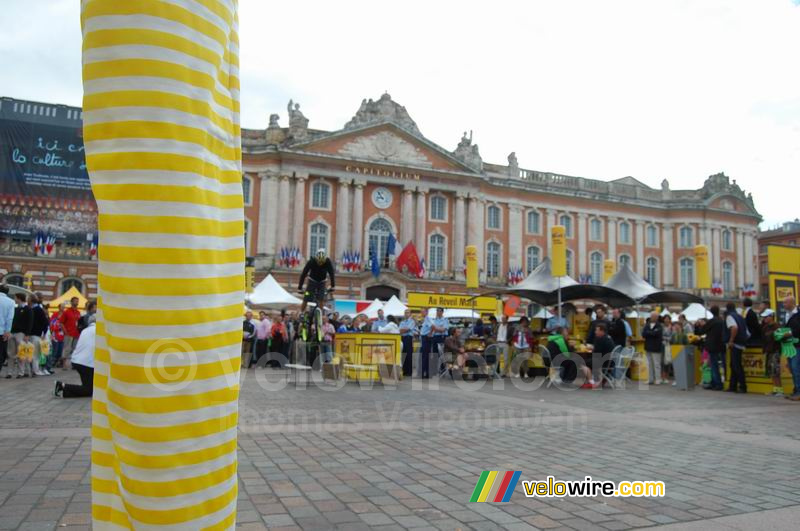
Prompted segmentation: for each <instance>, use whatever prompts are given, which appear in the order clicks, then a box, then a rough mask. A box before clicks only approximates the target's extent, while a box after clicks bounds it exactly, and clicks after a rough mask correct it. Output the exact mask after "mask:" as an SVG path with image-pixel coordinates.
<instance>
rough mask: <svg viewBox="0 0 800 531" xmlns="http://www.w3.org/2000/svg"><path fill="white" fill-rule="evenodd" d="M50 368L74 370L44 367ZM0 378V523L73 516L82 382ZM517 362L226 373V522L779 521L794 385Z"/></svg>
mask: <svg viewBox="0 0 800 531" xmlns="http://www.w3.org/2000/svg"><path fill="white" fill-rule="evenodd" d="M58 377H59V378H61V379H67V380H76V381H77V380H78V377H77V374H75V373H66V372H59V375H58ZM54 378H55V377H52V376H51V377H38V378H34V379H23V380H0V396H2V400H0V449H1V450H0V529H36V530H39V529H43V530H44V529H87V528H88V527H89V524H90V490H89V482H90V480H89V452H90V446H91V441H90V436H89V425H90V420H91V415H90V402H89V400H88V399H72V400H64V399H58V398H55V397H53V396H52V394H51V392H52V386H53V381H54ZM541 384H542V382H541V381H537V382H535V383H533V384H531V383H525V382H523V381H522V380H519V379H512V380H501V381H494V382H479V383H477V384H475V385H471V384H466V383H463V384H462V382H459V384H458V385H456V384H455V383H454V382H451V381H441V382H439V381H436V380H433V381H426V382H422V381H420V380H406V381H403V382H401V383H400V384H399V385H397V386H385V387H384V386H382V385H380V384H375V385H372V386H369V385H366V386H362V385H360V384H358V383H348V384H346V385H344V386H341V385H339V386H337V385H331V384H327V385H325V384H321V385H317V384H311V385H308V386H303V385H300V386H298V387H296V386H295V385H294V384H287V383H286V381H285V378H284V373H282V372H281V371H275V370H270V369H250V370H249V371H246V372H243V373H242V392H241V399H240V418H241V420H240V438H239V478H240V494H239V505H238V507H239V515H238V524H237V527H239V528H241V529H265V528H270V529H309V530H313V529H348V530H352V529H384V530H391V529H462V530H467V529H476V530H483V529H512V530H524V529H578V530H580V529H609V530H616V529H633V528H640V527H651V526H659V525H664V526H666V527H665V528H666V529H701V528H702V529H764V528H769V529H771V530H773V531H775V530H780V529H796V528H797V522H800V403H798V402H790V401H788V400H783V399H776V398H771V397H766V396H756V395H741V394H732V393H719V392H712V391H704V390H702V389H697V390H694V391H679V390H676V389H675V388H672V387H670V386H650V387H649V388H639V387H637V386H629V387H628V388H627V389H624V390H609V389H604V390H597V391H592V390H573V391H566V390H561V389H557V388H554V387H550V388H546V387H545V386H543V385H541ZM484 470H499V471H505V470H519V471H521V479H522V480H544V479H545V478H546V477H547V476H548V475H552V476H555V477H556V480H577V479H583V478H584V476H591V477H592V478H593V479H597V480H611V481H622V480H654V481H663V482H664V483H665V486H666V496H664V497H663V498H603V497H596V498H588V497H587V498H527V497H525V495H524V492H523V489H522V485H521V484H519V485H517V488H516V490H515V492H514V494H513V497H512V499H511V501H510V502H509V503H469V502H468V500H469V498H470V495H471V494H472V490H473V489H474V487H475V484H476V483H477V481H478V478H479V476H480V474H481V472H482V471H484Z"/></svg>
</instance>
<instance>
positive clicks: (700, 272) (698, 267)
mask: <svg viewBox="0 0 800 531" xmlns="http://www.w3.org/2000/svg"><path fill="white" fill-rule="evenodd" d="M694 267H695V278H696V280H695V285H694V287H695V288H697V289H711V263H710V262H709V261H708V246H706V245H696V246H695V247H694Z"/></svg>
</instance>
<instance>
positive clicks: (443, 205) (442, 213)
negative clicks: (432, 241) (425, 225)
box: [431, 195, 447, 221]
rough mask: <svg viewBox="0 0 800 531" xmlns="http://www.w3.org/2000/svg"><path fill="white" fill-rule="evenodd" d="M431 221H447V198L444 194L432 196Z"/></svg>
mask: <svg viewBox="0 0 800 531" xmlns="http://www.w3.org/2000/svg"><path fill="white" fill-rule="evenodd" d="M431 221H447V199H445V197H444V196H441V195H434V196H431Z"/></svg>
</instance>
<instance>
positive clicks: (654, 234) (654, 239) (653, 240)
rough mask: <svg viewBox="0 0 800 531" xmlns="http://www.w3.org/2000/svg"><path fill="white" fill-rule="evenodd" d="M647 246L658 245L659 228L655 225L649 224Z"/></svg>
mask: <svg viewBox="0 0 800 531" xmlns="http://www.w3.org/2000/svg"><path fill="white" fill-rule="evenodd" d="M647 246H648V247H658V229H657V228H656V226H655V225H648V226H647Z"/></svg>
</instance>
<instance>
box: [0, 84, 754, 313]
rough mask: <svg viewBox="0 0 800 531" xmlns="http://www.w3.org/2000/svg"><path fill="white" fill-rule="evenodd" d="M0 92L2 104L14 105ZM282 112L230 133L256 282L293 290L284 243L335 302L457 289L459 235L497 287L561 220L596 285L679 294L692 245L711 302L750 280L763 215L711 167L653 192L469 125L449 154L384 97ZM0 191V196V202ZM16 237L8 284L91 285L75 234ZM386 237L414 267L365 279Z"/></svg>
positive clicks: (584, 275)
mask: <svg viewBox="0 0 800 531" xmlns="http://www.w3.org/2000/svg"><path fill="white" fill-rule="evenodd" d="M3 100H4V101H3V104H4V107H3V108H4V109H5V110H4V111H3V112H10V110H9V107H10V102H19V101H20V100H11V99H9V98H4V99H3ZM24 103H25V102H22V104H23V105H21V108H22V109H23V110H24V108H25V105H24ZM27 103H31V102H27ZM39 105H44V106H47V105H48V104H39ZM51 107H56V106H51ZM58 107H59V108H61V109H73V112H77V111H79V109H77V110H76V108H74V107H71V108H70V107H64V106H58ZM16 108H17V107H16V106H15V107H14V109H15V110H16ZM287 113H288V116H286V117H279V115H277V114H273V115H271V116H270V119H269V124H268V127H267V128H266V129H245V130H243V131H242V159H243V161H242V162H243V191H244V199H245V247H246V251H247V255H248V256H252V257H254V261H255V265H256V270H257V273H256V278H257V279H258V278H261V277H263V276H264V275H266V274H267V273H268V272H270V273H272V274H273V275H274V276H275V277H276V279H277V280H278V281H279V282H280V283H281V284H283V285H284V286H286V287H290V288H296V285H297V281H298V277H299V273H300V269H301V268H302V263H301V264H300V265H297V266H295V267H288V266H286V265H284V264H283V263H282V261H281V260H280V257H281V250H283V249H293V248H296V249H299V251H300V253H301V254H302V256H304V257H306V258H307V257H309V256H311V255H312V254H313V252H314V251H315V250H316V249H318V248H325V249H327V250H328V252H329V253H330V255H331V257H332V259H334V261H335V262H336V264H337V290H336V297H337V298H343V299H372V298H374V297H379V298H383V299H385V298H388V297H389V296H391V294H397V295H398V296H400V297H401V298H404V297H405V295H406V294H407V293H408V292H409V291H423V292H435V293H465V292H466V290H465V288H464V276H463V268H464V250H465V246H467V245H475V246H476V247H477V249H478V259H479V264H480V265H481V274H480V275H481V283H482V285H484V286H492V287H496V286H498V285H504V284H506V282H507V273H508V271H509V270H521V271H522V273H523V274H526V273H527V272H529V271H531V270H532V269H533V268H534V267H536V265H537V264H538V263H539V262H540V261H541V260H542V259H543V258H544V257H545V256H547V253H548V248H549V240H550V228H551V227H552V226H553V225H556V224H560V225H563V226H565V228H566V233H567V242H568V256H567V262H568V264H567V265H568V273H569V275H570V276H572V277H573V278H575V279H576V280H577V279H581V280H583V281H593V282H595V283H597V282H601V281H602V275H603V263H604V261H605V260H609V259H613V260H615V261H616V262H617V263H628V264H629V265H630V266H631V267H632V268H633V269H634V271H636V272H637V273H639V274H640V275H641V276H643V277H644V278H646V279H647V280H648V281H650V282H651V283H652V284H653V285H655V286H657V287H659V288H664V289H686V290H691V289H693V288H694V285H693V283H694V253H693V248H694V246H695V245H696V244H706V245H708V246H709V256H710V258H711V263H712V278H714V279H715V280H716V281H717V282H719V283H720V285H721V286H723V288H724V293H723V295H722V296H720V297H719V299H720V300H722V299H732V298H738V297H739V296H740V293H741V289H742V287H743V286H746V285H749V284H756V283H757V281H758V278H757V272H756V255H757V248H758V246H757V243H756V241H757V236H758V224H759V222H760V220H761V218H760V216H759V214H758V212H757V211H756V209H755V207H754V205H753V200H752V196H750V195H749V194H745V192H744V191H743V190H742V189H741V188H740V187H739V186H738V185H737V184H736V182H735V181H731V180H730V179H729V178H728V177H727V176H725V175H724V174H721V173H720V174H717V175H712V176H710V177H708V178H706V179H705V182H704V183H703V185H702V187H700V188H698V189H696V190H673V189H671V188H670V186H669V183H668V182H667V181H666V180H664V182H663V183H662V184H661V187H660V188H659V189H654V188H651V187H649V186H647V185H645V184H643V183H641V182H640V181H638V180H636V179H635V178H633V177H624V178H621V179H617V180H615V181H610V182H607V181H599V180H593V179H587V178H582V177H574V176H567V175H560V174H555V173H548V172H541V171H535V170H529V169H524V168H522V167H520V165H519V164H518V162H517V158H516V156H515V154H514V153H511V154H510V155H509V156H508V160H507V162H506V164H493V163H489V162H484V161H483V159H482V157H481V155H480V151H479V148H478V145H477V144H476V143H474V142H473V139H472V133H464V134H463V136H462V137H461V139H460V141H458V142H457V144H456V146H455V149H454V150H452V151H451V150H449V149H447V148H445V147H442V146H439V145H437V144H436V143H434V142H432V141H431V140H429V139H427V138H426V137H425V136H424V135H423V134H422V132H421V131H420V129H419V128H418V126H417V124H416V123H415V121H414V120H413V119H412V118H411V116H410V115H409V113H408V112H407V111H406V109H405V108H404V107H403V106H401V105H399V104H398V103H396V102H395V101H393V100H392V98H391V97H390V96H389V94H384V95H382V96H381V97H380V98H379V99H377V100H371V99H370V100H364V101H362V103H361V105H360V107H359V108H358V110H357V111H356V113H355V115H354V116H353V118H352V119H351V120H350V121H349V122H347V123H346V124H344V126H343V127H342V128H341V129H338V130H336V131H321V130H316V129H313V128H310V127H309V119H308V118H306V117H305V116H304V114H303V113H302V111H301V110H300V106H299V105H298V104H295V103H294V102H290V103H289V105H288V108H287ZM53 114H54V115H55V111H54V112H53ZM2 117H3V118H9V116H8V115H6V114H3V115H2ZM11 118H14V119H18V120H22V119H25V117H24V116H17V117H14V116H12V117H11ZM282 118H283V119H286V118H288V127H286V126H283V125H282V124H280V121H281V119H282ZM454 137H455V138H457V133H456V134H454ZM4 156H5V154H4ZM12 200H13V199H12V198H11V197H10V196H9V195H8V194H7V193H6V194H4V195H1V196H0V202H2V203H3V204H2V205H0V206H8V204H9V202H10V201H12ZM26 200H27V199H26V198H24V197H23V198H20V199H19V200H18V202H19V201H26ZM73 206H74V205H73ZM73 206H70V207H69V208H73ZM75 208H86V209H88V210H90V211H91V212H95V211H96V210H95V209H96V207H94V206H93V205H89V206H80V207H75ZM73 210H74V208H73ZM90 217H91V216H90ZM92 219H96V218H92ZM20 234H21V231H17V233H15V234H8V233H5V234H4V235H3V234H0V276H1V275H6V277H7V279H6V280H7V281H9V282H13V283H19V280H20V277H22V276H23V275H24V274H25V272H26V271H34V272H35V274H34V275H33V276H34V282H33V283H34V289H38V290H40V291H42V292H43V293H44V294H45V296H49V295H58V294H59V292H63V291H64V290H63V289H62V282H63V279H67V278H71V279H74V280H75V281H73V282H72V283H71V284H72V285H75V284H76V283H77V281H80V282H81V283H82V286H81V287H82V290H83V291H84V293H85V294H86V295H87V296H89V297H92V296H94V295H95V294H96V265H95V264H96V262H94V261H93V260H91V258H90V256H88V246H89V243H88V242H84V243H83V244H81V245H77V247H78V248H79V249H77V250H76V245H75V244H73V245H71V247H70V250H69V252H67V248H66V245H64V250H63V252H62V250H61V249H60V246H61V243H62V242H60V241H58V242H56V249H55V251H54V253H53V255H52V256H46V257H42V256H33V252H32V247H31V245H30V242H27V243H26V242H25V240H24V237H22V236H20ZM390 234H391V235H393V236H394V237H395V238H396V239H397V241H398V243H399V247H403V246H405V245H406V244H407V243H408V242H413V243H414V245H415V247H416V250H417V253H418V255H419V256H420V258H423V259H424V262H425V269H426V272H425V275H424V277H423V278H416V276H412V275H410V274H407V273H406V272H404V271H398V270H396V268H394V267H393V264H392V263H391V262H384V263H383V264H382V266H383V267H382V268H381V273H380V275H379V276H378V277H377V278H376V277H375V276H374V275H373V274H372V273H371V271H370V270H369V265H368V263H367V261H368V256H369V253H370V248H374V249H377V250H378V252H379V253H380V254H382V253H383V252H384V250H385V249H386V245H387V242H388V241H389V235H390ZM27 249H31V250H30V251H29V252H26V250H27ZM354 252H358V253H360V256H361V260H362V264H361V268H360V270H358V271H354V272H348V271H345V270H344V268H343V267H342V259H343V257H344V256H345V255H346V254H353V253H354ZM39 274H41V276H40V277H37V275H39ZM37 279H40V282H37ZM37 284H38V285H37ZM706 295H709V294H708V293H706Z"/></svg>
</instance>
